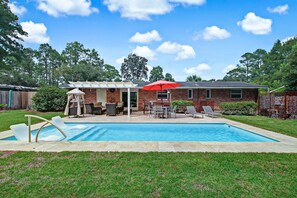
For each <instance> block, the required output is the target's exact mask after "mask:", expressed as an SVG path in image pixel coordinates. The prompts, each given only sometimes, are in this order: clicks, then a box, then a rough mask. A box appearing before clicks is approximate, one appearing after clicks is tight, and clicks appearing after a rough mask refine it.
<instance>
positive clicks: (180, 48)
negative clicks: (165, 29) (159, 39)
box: [157, 41, 196, 60]
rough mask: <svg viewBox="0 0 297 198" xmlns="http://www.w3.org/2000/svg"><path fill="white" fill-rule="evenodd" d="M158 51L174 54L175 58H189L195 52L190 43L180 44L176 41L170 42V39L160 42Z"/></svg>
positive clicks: (194, 55) (194, 54)
mask: <svg viewBox="0 0 297 198" xmlns="http://www.w3.org/2000/svg"><path fill="white" fill-rule="evenodd" d="M157 51H158V52H162V53H164V54H176V58H175V60H182V59H189V58H195V57H196V53H195V50H194V49H193V47H192V46H190V45H181V44H178V43H175V42H174V43H172V42H170V41H166V42H164V43H162V44H161V45H160V46H159V47H158V48H157Z"/></svg>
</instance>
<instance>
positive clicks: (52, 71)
mask: <svg viewBox="0 0 297 198" xmlns="http://www.w3.org/2000/svg"><path fill="white" fill-rule="evenodd" d="M36 58H37V61H38V73H39V77H40V82H41V83H42V84H47V85H57V83H58V79H57V78H58V74H57V71H56V70H57V69H58V68H60V67H61V66H62V57H61V55H60V54H59V52H57V51H56V50H55V49H53V48H52V47H51V46H50V45H49V44H47V43H46V44H41V45H40V46H39V48H38V50H37V52H36Z"/></svg>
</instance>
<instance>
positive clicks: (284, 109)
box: [259, 92, 297, 119]
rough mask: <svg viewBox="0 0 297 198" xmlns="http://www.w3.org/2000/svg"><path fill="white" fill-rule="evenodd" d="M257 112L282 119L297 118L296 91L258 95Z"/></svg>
mask: <svg viewBox="0 0 297 198" xmlns="http://www.w3.org/2000/svg"><path fill="white" fill-rule="evenodd" d="M259 114H260V115H264V116H269V117H277V118H284V119H286V118H290V119H297V92H284V93H277V94H275V95H274V94H267V95H262V96H259Z"/></svg>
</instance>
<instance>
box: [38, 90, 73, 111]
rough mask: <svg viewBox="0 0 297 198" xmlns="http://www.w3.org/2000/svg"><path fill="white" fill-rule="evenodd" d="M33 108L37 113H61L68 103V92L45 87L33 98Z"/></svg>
mask: <svg viewBox="0 0 297 198" xmlns="http://www.w3.org/2000/svg"><path fill="white" fill-rule="evenodd" d="M32 101H33V108H34V109H35V110H37V111H61V110H63V109H64V108H65V105H66V103H67V95H66V90H64V89H60V88H57V87H53V86H45V87H42V88H41V89H39V90H38V91H37V93H36V94H35V95H34V96H33V98H32Z"/></svg>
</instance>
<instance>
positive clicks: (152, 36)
mask: <svg viewBox="0 0 297 198" xmlns="http://www.w3.org/2000/svg"><path fill="white" fill-rule="evenodd" d="M161 40H162V38H161V36H160V35H159V33H158V31H156V30H152V31H151V32H147V33H144V34H141V33H139V32H136V33H135V34H134V35H133V36H132V37H131V38H130V39H129V41H130V42H134V43H150V42H152V41H161Z"/></svg>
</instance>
